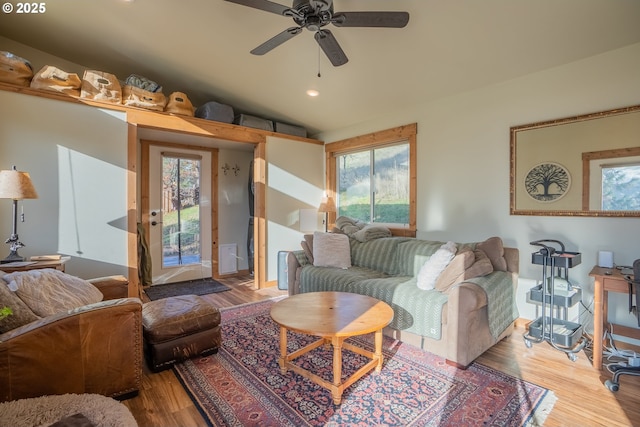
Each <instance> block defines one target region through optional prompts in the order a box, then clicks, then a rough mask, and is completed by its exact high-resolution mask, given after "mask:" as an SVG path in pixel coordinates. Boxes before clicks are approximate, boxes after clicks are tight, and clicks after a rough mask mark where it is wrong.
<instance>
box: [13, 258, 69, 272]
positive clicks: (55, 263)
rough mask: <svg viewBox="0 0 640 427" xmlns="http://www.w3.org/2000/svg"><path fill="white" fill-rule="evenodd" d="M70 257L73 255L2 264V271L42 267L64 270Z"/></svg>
mask: <svg viewBox="0 0 640 427" xmlns="http://www.w3.org/2000/svg"><path fill="white" fill-rule="evenodd" d="M70 259H71V257H69V256H66V257H62V258H60V259H55V260H44V261H24V262H10V263H8V264H0V271H4V272H5V273H13V272H14V271H29V270H39V269H41V268H55V269H56V270H60V271H64V265H65V264H66V263H67V261H69V260H70Z"/></svg>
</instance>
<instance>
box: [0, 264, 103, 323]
mask: <svg viewBox="0 0 640 427" xmlns="http://www.w3.org/2000/svg"><path fill="white" fill-rule="evenodd" d="M3 279H4V280H5V281H6V282H8V283H9V288H10V289H11V290H13V291H15V293H16V294H17V295H18V297H20V299H21V300H22V301H23V302H24V303H25V304H26V305H27V306H28V307H29V308H30V309H31V311H33V312H34V313H35V314H37V315H38V316H40V317H46V316H51V315H53V314H57V313H61V312H65V311H67V310H71V309H73V308H78V307H82V306H83V305H87V304H93V303H96V302H100V301H102V298H103V295H102V292H100V290H99V289H98V288H96V287H95V286H93V285H92V284H91V283H89V282H87V281H86V280H84V279H81V278H79V277H75V276H70V275H68V274H65V273H63V272H62V271H58V270H54V269H50V268H45V269H42V270H31V271H22V272H15V273H10V274H7V275H6V276H4V277H3Z"/></svg>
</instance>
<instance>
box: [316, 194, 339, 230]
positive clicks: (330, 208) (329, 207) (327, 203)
mask: <svg viewBox="0 0 640 427" xmlns="http://www.w3.org/2000/svg"><path fill="white" fill-rule="evenodd" d="M318 212H323V213H324V231H325V232H326V231H327V230H328V228H327V227H328V226H329V221H328V215H327V214H328V213H329V212H336V202H334V201H333V197H323V198H322V201H321V202H320V206H319V207H318Z"/></svg>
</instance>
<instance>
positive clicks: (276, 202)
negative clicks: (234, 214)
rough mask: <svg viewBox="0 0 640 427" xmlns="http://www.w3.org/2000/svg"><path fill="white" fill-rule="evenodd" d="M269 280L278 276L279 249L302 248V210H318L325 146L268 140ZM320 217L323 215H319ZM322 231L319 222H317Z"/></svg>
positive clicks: (322, 186) (278, 139)
mask: <svg viewBox="0 0 640 427" xmlns="http://www.w3.org/2000/svg"><path fill="white" fill-rule="evenodd" d="M266 158H267V194H266V200H267V280H269V281H271V280H276V279H277V278H278V264H277V263H278V257H277V255H278V252H279V251H289V250H298V249H301V247H300V241H301V240H302V236H303V235H304V232H308V231H313V230H301V229H300V209H315V210H317V209H318V206H320V201H321V200H322V196H323V194H324V193H323V191H324V165H323V162H324V146H322V145H319V144H311V143H305V142H299V141H291V140H287V139H283V138H276V137H269V138H268V140H267V153H266ZM319 218H320V217H319ZM317 226H318V227H317V229H318V230H320V229H321V228H322V225H321V223H320V221H319V222H318V224H317Z"/></svg>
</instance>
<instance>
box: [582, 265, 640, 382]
mask: <svg viewBox="0 0 640 427" xmlns="http://www.w3.org/2000/svg"><path fill="white" fill-rule="evenodd" d="M589 276H591V277H593V278H594V279H595V285H594V289H593V366H594V367H595V368H597V369H599V370H602V349H603V341H604V339H603V337H604V331H605V329H606V328H608V327H609V326H613V333H614V334H616V335H623V336H626V337H629V338H634V339H640V329H636V328H630V327H628V326H622V325H616V324H613V323H611V324H610V323H609V322H608V318H607V313H608V310H607V306H608V296H609V292H619V293H624V294H627V295H628V294H629V284H628V283H627V279H626V278H625V276H623V275H622V274H621V273H620V270H618V269H617V268H604V267H598V266H595V267H593V269H592V270H591V272H590V273H589Z"/></svg>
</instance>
